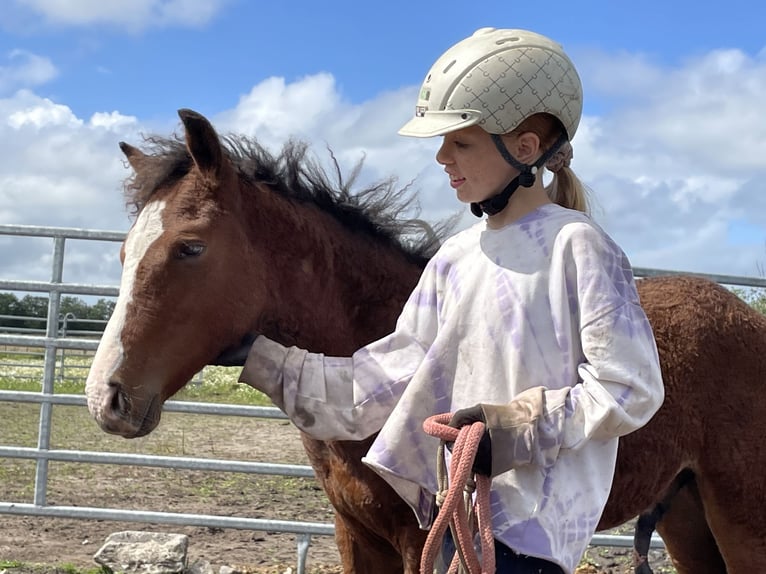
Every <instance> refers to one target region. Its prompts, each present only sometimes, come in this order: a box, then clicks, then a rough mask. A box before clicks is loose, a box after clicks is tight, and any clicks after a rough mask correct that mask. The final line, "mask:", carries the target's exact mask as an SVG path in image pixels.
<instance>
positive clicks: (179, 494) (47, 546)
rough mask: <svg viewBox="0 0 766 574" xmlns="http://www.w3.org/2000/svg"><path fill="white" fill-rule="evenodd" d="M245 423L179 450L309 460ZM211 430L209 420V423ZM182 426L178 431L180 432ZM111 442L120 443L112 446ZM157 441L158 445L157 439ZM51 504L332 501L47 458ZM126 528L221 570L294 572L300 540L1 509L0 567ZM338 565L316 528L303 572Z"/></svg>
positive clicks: (73, 555) (663, 565)
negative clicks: (163, 537) (182, 538)
mask: <svg viewBox="0 0 766 574" xmlns="http://www.w3.org/2000/svg"><path fill="white" fill-rule="evenodd" d="M239 424H240V425H243V426H242V427H241V428H240V429H238V430H237V429H234V431H233V432H232V429H228V434H227V435H224V436H229V437H230V440H227V441H226V442H222V441H221V439H220V438H218V439H216V440H215V442H214V443H210V444H207V443H209V442H210V441H211V440H212V439H210V438H209V437H210V436H218V437H220V436H222V435H221V434H220V433H215V432H211V434H210V435H208V434H206V433H203V432H194V431H193V429H191V428H189V429H186V430H182V431H181V436H182V437H183V439H182V440H183V443H184V448H183V450H184V452H185V453H186V454H187V455H190V453H193V454H194V455H196V456H208V457H214V458H236V459H240V460H247V459H248V457H249V456H250V455H252V453H253V452H254V451H257V453H258V458H257V460H260V461H269V462H285V463H289V464H307V462H306V459H305V455H304V453H303V448H302V445H301V443H300V439H299V436H298V433H297V431H296V430H295V429H294V427H292V426H290V425H289V424H287V423H285V422H281V421H267V420H260V419H258V420H255V421H254V420H252V419H251V420H246V421H245V420H243V421H242V422H241V423H239ZM208 426H209V425H208ZM160 428H161V429H162V428H163V426H162V425H161V427H160ZM164 428H165V429H166V430H165V431H162V430H160V429H158V431H155V433H153V434H155V435H159V438H157V437H155V438H154V439H152V440H154V441H155V442H154V443H153V444H154V445H155V447H156V445H157V444H159V445H162V444H165V443H163V442H162V441H163V440H166V441H169V442H168V443H167V444H170V442H172V441H170V439H169V438H168V437H167V436H165V437H164V439H163V437H162V435H163V432H165V433H168V432H171V430H168V429H173V430H172V432H174V433H176V435H177V434H178V432H179V431H178V428H177V427H175V428H174V427H173V425H172V424H171V425H166V426H165V427H164ZM206 430H210V429H209V428H207V427H206ZM176 435H174V437H173V440H177V439H178V437H177V436H176ZM250 437H261V438H260V439H253V438H250ZM120 440H121V439H120ZM157 441H159V442H157ZM0 443H2V440H0ZM124 444H127V443H124ZM205 445H207V446H205ZM108 448H109V449H110V450H116V449H114V448H113V447H111V446H109V447H108ZM154 450H155V452H156V448H155V449H154ZM168 450H170V447H168ZM205 451H207V452H205ZM169 454H178V453H174V452H171V453H169ZM0 465H2V467H3V468H4V470H5V474H4V476H5V480H0V500H4V501H17V502H31V501H32V485H31V484H24V485H20V482H19V481H16V480H10V479H9V477H13V476H17V477H21V476H24V477H31V476H32V470H33V467H32V466H31V463H27V462H26V461H19V460H15V459H14V460H11V459H5V460H2V459H0ZM48 503H49V504H58V505H76V506H102V507H109V508H125V509H142V508H143V509H151V510H155V511H169V512H191V513H198V514H215V515H223V516H246V517H253V518H267V519H269V518H270V519H282V520H301V521H303V520H305V521H311V522H324V523H329V522H332V509H331V507H330V506H329V504H328V503H327V501H326V499H325V497H324V494H323V492H322V491H321V490H320V489H319V488H318V486H317V485H316V483H315V482H314V480H313V479H308V478H307V479H303V478H283V477H273V476H263V475H242V474H236V473H212V472H201V471H178V470H170V469H156V468H155V469H150V468H144V467H125V466H111V465H98V466H96V465H82V464H78V465H74V464H68V463H51V465H50V478H49V489H48ZM122 530H143V531H162V532H175V533H182V534H186V535H188V536H189V564H190V565H191V564H192V563H194V562H196V561H207V562H209V563H210V564H211V565H212V567H213V568H214V571H215V572H218V569H219V568H220V567H221V566H230V567H234V568H235V569H236V570H239V571H241V572H246V573H252V574H255V573H258V574H267V573H268V574H272V573H273V574H284V573H285V572H289V571H290V570H289V568H292V572H295V567H296V557H297V546H296V539H295V536H294V535H292V534H278V533H273V532H254V531H248V530H233V529H226V530H223V529H218V528H198V527H177V526H167V525H159V526H157V525H150V524H142V523H133V522H131V523H116V522H108V521H100V520H71V519H59V518H35V517H27V516H10V515H4V514H0V570H2V566H1V565H2V563H3V561H8V562H12V561H18V562H22V563H29V564H46V565H58V566H59V570H58V571H59V572H61V567H62V565H66V568H69V567H70V566H72V567H76V568H78V569H79V568H94V567H96V566H97V564H96V563H95V562H94V561H93V555H94V554H95V553H96V551H97V550H98V549H99V548H100V547H101V545H102V544H103V543H104V540H105V539H106V537H107V536H108V535H109V534H111V533H113V532H118V531H122ZM631 532H632V531H630V530H628V531H626V532H625V533H627V534H630V533H631ZM587 558H588V560H589V562H590V563H591V564H592V566H590V567H588V568H583V570H582V572H583V574H585V573H587V574H625V573H628V572H631V568H630V552H629V550H628V549H618V548H604V547H593V548H591V550H589V552H588V555H587ZM339 564H340V561H339V556H338V552H337V550H336V548H335V545H334V542H333V539H332V538H331V537H328V536H314V537H313V538H312V541H311V546H310V549H309V554H308V561H307V571H308V572H309V573H310V574H319V573H322V574H335V573H339V572H341V569H340V566H339ZM651 564H652V567H653V569H654V571H655V573H657V574H659V573H665V572H673V570H672V568H670V567H669V563H668V561H667V559H666V557H665V556H664V554H663V553H661V552H653V556H652V560H651ZM54 571H56V570H55V569H54V568H52V567H46V568H43V569H42V570H40V569H37V570H35V572H36V573H37V574H40V573H41V572H54ZM27 572H30V570H29V569H26V570H24V569H22V568H7V573H8V574H27Z"/></svg>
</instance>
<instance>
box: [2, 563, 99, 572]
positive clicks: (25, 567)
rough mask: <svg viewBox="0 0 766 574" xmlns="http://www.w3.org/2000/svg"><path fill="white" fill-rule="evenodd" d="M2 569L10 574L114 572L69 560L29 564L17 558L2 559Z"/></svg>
mask: <svg viewBox="0 0 766 574" xmlns="http://www.w3.org/2000/svg"><path fill="white" fill-rule="evenodd" d="M0 569H1V570H8V571H9V572H8V574H15V573H14V570H16V571H18V572H23V573H24V574H112V571H111V570H110V569H109V568H107V567H106V566H99V567H94V568H78V567H77V566H75V565H74V564H70V563H68V562H64V563H63V564H57V565H55V566H50V565H47V564H28V563H25V562H18V561H16V560H0Z"/></svg>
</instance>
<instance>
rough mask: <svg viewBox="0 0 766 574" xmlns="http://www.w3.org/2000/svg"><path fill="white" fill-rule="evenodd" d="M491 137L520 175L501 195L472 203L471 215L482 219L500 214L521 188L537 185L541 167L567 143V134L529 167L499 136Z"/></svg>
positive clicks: (505, 158) (498, 149)
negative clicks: (518, 158)
mask: <svg viewBox="0 0 766 574" xmlns="http://www.w3.org/2000/svg"><path fill="white" fill-rule="evenodd" d="M490 135H491V136H492V141H493V142H494V143H495V147H496V148H497V151H499V152H500V155H501V156H503V159H504V160H505V161H506V162H508V163H509V164H510V165H511V166H512V167H514V168H516V169H517V170H518V171H519V175H517V176H516V177H514V178H513V179H512V180H511V181H510V182H509V183H508V185H506V186H505V188H504V189H503V191H501V192H500V193H498V194H496V195H493V196H492V197H490V198H487V199H485V200H484V201H479V202H473V203H471V213H473V214H474V215H475V216H476V217H482V216H483V215H484V214H485V213H486V214H487V215H496V214H498V213H500V212H501V211H503V209H505V207H506V206H507V205H508V201H509V200H510V199H511V196H512V195H513V193H514V192H515V191H516V190H517V189H518V188H519V186H521V187H532V186H533V185H534V184H535V179H537V172H538V171H539V170H540V167H541V166H543V165H545V162H547V161H548V160H549V159H550V158H551V157H552V156H553V154H554V153H556V152H557V151H558V149H559V148H560V147H561V146H562V145H563V144H564V142H566V141H567V136H566V134H564V133H562V134H561V135H560V136H559V137H558V139H557V140H556V141H555V142H554V143H553V145H552V146H551V147H550V148H548V149H547V150H546V152H545V153H544V154H543V155H541V156H540V158H539V159H538V160H537V161H536V162H535V163H534V164H533V165H527V164H525V163H521V162H520V161H519V160H517V159H516V158H515V157H513V156H512V155H511V152H509V151H508V148H507V147H505V143H504V142H503V139H502V138H501V137H500V136H499V135H498V134H490Z"/></svg>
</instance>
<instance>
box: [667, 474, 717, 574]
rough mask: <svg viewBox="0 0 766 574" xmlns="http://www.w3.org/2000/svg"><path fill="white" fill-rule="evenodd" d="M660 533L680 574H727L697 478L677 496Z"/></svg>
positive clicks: (668, 509) (669, 508) (668, 510)
mask: <svg viewBox="0 0 766 574" xmlns="http://www.w3.org/2000/svg"><path fill="white" fill-rule="evenodd" d="M657 531H658V532H659V533H660V536H662V540H663V542H665V548H666V549H667V551H668V554H669V555H670V559H671V561H672V562H673V566H674V567H675V568H676V571H677V572H678V574H727V570H726V564H725V563H724V561H723V557H722V556H721V553H720V552H719V550H718V546H717V544H716V541H715V538H714V537H713V533H712V532H711V530H710V527H709V526H708V523H707V519H706V517H705V510H704V508H703V505H702V500H701V498H700V494H699V491H698V489H697V483H696V482H695V480H694V479H692V480H690V481H689V482H687V484H686V485H684V487H683V488H682V489H681V490H680V491H678V492H677V493H676V495H675V497H674V498H673V501H672V504H671V505H670V506H669V507H668V508H667V509H666V511H665V513H664V514H663V516H662V518H661V520H660V521H659V522H658V523H657Z"/></svg>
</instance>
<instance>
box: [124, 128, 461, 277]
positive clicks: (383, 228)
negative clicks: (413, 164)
mask: <svg viewBox="0 0 766 574" xmlns="http://www.w3.org/2000/svg"><path fill="white" fill-rule="evenodd" d="M145 143H146V147H147V149H146V150H145V153H147V154H149V155H151V156H152V161H151V162H147V166H146V168H145V169H141V173H134V174H133V175H132V176H131V177H130V178H128V179H127V180H126V182H125V198H126V202H127V205H128V207H129V208H130V209H131V211H132V213H134V214H135V213H137V212H139V211H140V210H141V209H142V208H143V206H144V205H145V204H146V203H147V202H148V201H149V199H150V198H151V196H152V195H153V194H154V192H155V191H156V190H157V189H158V188H160V187H163V186H166V185H171V184H173V183H175V182H176V181H178V180H180V179H181V178H183V177H184V176H185V175H186V174H187V173H189V170H190V169H191V168H192V166H193V161H192V158H191V156H190V155H189V153H188V151H187V149H186V144H185V143H184V141H183V139H181V138H180V137H178V136H173V137H171V138H163V137H159V136H151V137H147V138H145ZM221 143H222V146H223V149H224V152H225V153H226V155H227V157H228V158H229V160H230V161H231V162H232V164H233V165H234V167H235V169H236V170H237V172H238V174H239V177H240V179H241V180H242V181H243V183H246V184H249V185H257V184H265V185H267V186H268V187H269V188H270V189H272V190H273V191H274V192H275V193H279V194H281V195H282V196H284V197H286V198H288V199H290V200H293V201H295V202H298V203H313V204H314V205H316V206H318V207H319V208H320V209H322V210H324V211H325V212H327V213H330V214H331V215H332V216H333V217H335V218H336V219H337V220H338V221H340V222H341V223H342V224H343V225H345V226H346V227H348V228H351V229H354V230H357V231H361V232H364V233H367V234H369V235H370V236H371V237H373V238H375V239H377V240H379V241H383V242H386V243H389V244H392V245H393V246H396V247H398V248H400V249H402V250H403V251H404V252H405V253H406V254H407V255H409V256H410V257H414V258H416V259H419V260H422V261H423V262H425V260H427V259H428V258H429V257H431V256H432V255H433V254H434V252H435V251H436V249H438V247H439V245H440V243H441V241H442V240H443V239H444V238H445V236H446V235H448V233H449V232H450V231H451V229H452V228H453V227H454V224H455V218H454V217H453V218H450V219H448V220H446V221H444V222H441V223H439V224H436V225H435V226H431V225H429V224H427V223H426V222H424V221H423V220H421V219H417V218H410V219H402V218H401V216H402V214H403V213H406V212H407V211H408V210H412V209H415V210H416V211H417V210H418V207H417V203H416V198H415V196H414V194H413V192H412V189H411V184H407V185H405V186H404V187H403V188H401V189H397V188H396V184H397V179H396V178H395V177H389V178H387V179H384V180H382V181H379V182H376V183H374V184H372V185H370V186H369V187H366V188H364V189H361V190H359V191H353V190H352V187H353V186H354V183H355V182H356V179H357V178H358V176H359V174H360V172H361V168H362V165H363V162H364V160H363V159H362V160H360V161H359V162H358V163H357V165H356V166H355V167H354V169H353V170H352V171H351V174H350V176H349V177H348V178H344V176H343V174H342V173H341V170H340V166H339V165H338V162H337V160H336V158H335V156H334V155H333V153H332V151H331V150H329V149H328V152H329V154H330V157H331V159H332V163H333V167H334V174H333V177H332V178H331V176H329V175H328V174H327V172H326V171H325V170H324V169H323V168H322V166H320V165H319V164H318V163H317V162H316V161H315V160H313V159H311V158H309V157H308V149H309V147H308V145H307V144H306V143H304V142H300V141H296V140H292V139H291V140H289V141H288V142H287V143H286V144H285V145H284V146H283V148H282V150H281V152H280V154H279V155H274V154H272V153H271V152H269V151H268V150H267V149H265V148H264V147H263V146H261V145H260V144H259V143H258V142H257V141H256V140H254V139H252V138H248V137H246V136H242V135H230V136H227V137H225V138H222V141H221ZM332 179H335V180H336V181H337V184H335V185H333V183H332Z"/></svg>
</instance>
